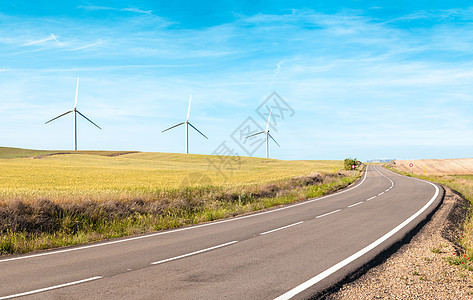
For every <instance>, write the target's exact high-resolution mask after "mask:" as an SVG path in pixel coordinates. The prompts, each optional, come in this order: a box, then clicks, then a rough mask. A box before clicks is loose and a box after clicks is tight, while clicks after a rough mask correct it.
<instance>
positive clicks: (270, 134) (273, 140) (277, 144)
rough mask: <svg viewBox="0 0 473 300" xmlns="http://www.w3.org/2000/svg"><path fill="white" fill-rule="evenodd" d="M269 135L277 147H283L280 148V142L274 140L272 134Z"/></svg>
mask: <svg viewBox="0 0 473 300" xmlns="http://www.w3.org/2000/svg"><path fill="white" fill-rule="evenodd" d="M268 135H269V137H270V138H271V139H272V140H273V141H274V142H275V143H276V145H278V147H281V146H279V144H278V142H276V140H275V139H274V138H273V136H272V135H271V134H270V133H268Z"/></svg>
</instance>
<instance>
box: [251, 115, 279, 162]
mask: <svg viewBox="0 0 473 300" xmlns="http://www.w3.org/2000/svg"><path fill="white" fill-rule="evenodd" d="M272 112H273V110H272V109H271V110H270V111H269V117H268V123H267V124H266V130H265V131H261V132H257V133H255V134H252V135H249V136H247V137H246V138H249V137H252V136H256V135H258V134H262V133H264V134H265V135H266V158H269V138H271V139H272V140H273V141H274V142H275V143H276V145H278V147H281V146H279V144H278V142H276V140H275V139H274V138H273V136H272V135H271V134H270V133H269V121H270V120H271V113H272Z"/></svg>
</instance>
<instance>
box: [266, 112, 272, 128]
mask: <svg viewBox="0 0 473 300" xmlns="http://www.w3.org/2000/svg"><path fill="white" fill-rule="evenodd" d="M272 112H273V109H272V108H271V110H270V111H269V117H268V124H266V131H268V129H269V120H271V113H272Z"/></svg>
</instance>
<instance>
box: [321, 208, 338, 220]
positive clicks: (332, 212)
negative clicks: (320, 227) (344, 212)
mask: <svg viewBox="0 0 473 300" xmlns="http://www.w3.org/2000/svg"><path fill="white" fill-rule="evenodd" d="M339 211H341V209H337V210H334V211H331V212H329V213H326V214H323V215H320V216H317V217H315V218H316V219H318V218H322V217H325V216H328V215H331V214H334V213H337V212H339Z"/></svg>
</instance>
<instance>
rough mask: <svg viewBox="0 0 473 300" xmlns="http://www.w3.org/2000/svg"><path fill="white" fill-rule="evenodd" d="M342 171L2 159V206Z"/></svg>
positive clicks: (274, 163) (153, 159)
mask: <svg viewBox="0 0 473 300" xmlns="http://www.w3.org/2000/svg"><path fill="white" fill-rule="evenodd" d="M342 168H343V163H342V161H281V160H267V159H261V158H251V157H240V158H235V157H219V156H206V155H193V154H187V155H186V154H167V153H132V154H125V155H120V156H115V157H110V156H101V155H100V154H99V155H90V154H64V155H53V156H43V157H42V158H40V159H34V158H32V157H29V158H13V159H0V201H2V202H5V201H11V200H14V199H19V200H23V201H31V200H35V199H40V198H46V199H49V200H51V201H55V202H69V201H76V200H98V201H107V200H126V199H134V198H140V199H143V200H148V199H153V195H156V193H159V192H160V191H163V190H172V189H179V188H185V187H189V186H224V187H235V186H242V185H252V184H265V183H269V182H274V181H278V180H282V179H287V178H292V177H296V176H300V175H307V174H312V173H330V172H334V171H339V170H341V169H342Z"/></svg>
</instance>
